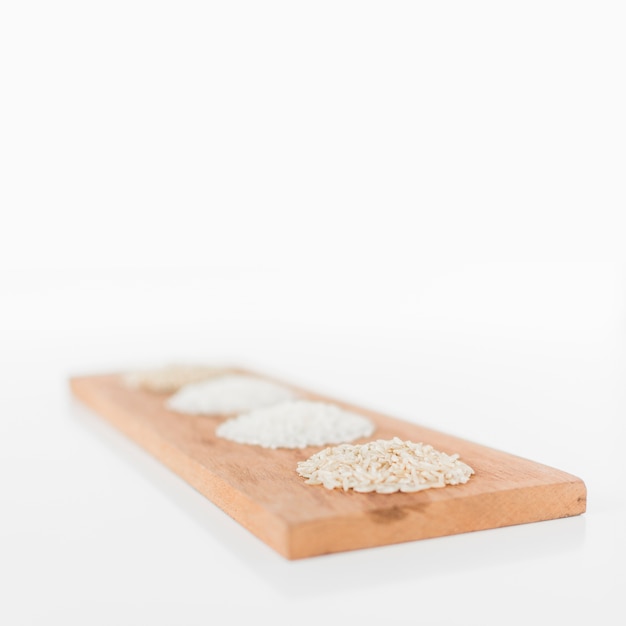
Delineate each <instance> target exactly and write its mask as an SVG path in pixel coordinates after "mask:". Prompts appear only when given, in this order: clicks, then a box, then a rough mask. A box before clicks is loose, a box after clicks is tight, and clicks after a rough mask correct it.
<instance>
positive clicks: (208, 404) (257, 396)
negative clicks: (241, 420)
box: [167, 374, 296, 415]
mask: <svg viewBox="0 0 626 626" xmlns="http://www.w3.org/2000/svg"><path fill="white" fill-rule="evenodd" d="M295 396H296V394H295V392H293V391H292V390H291V389H289V388H287V387H284V386H282V385H279V384H277V383H274V382H271V381H269V380H264V379H262V378H257V377H255V376H249V375H242V374H230V375H225V376H219V377H217V378H211V379H208V380H203V381H200V382H198V383H193V384H190V385H186V386H184V387H182V388H181V389H179V390H178V391H177V392H176V393H175V394H174V395H173V396H171V397H170V398H169V399H168V400H167V407H168V408H170V409H172V410H174V411H177V412H178V413H188V414H191V415H220V414H228V413H241V412H243V411H251V410H253V409H257V408H261V407H265V406H270V405H273V404H277V403H279V402H286V401H288V400H291V399H293V398H295Z"/></svg>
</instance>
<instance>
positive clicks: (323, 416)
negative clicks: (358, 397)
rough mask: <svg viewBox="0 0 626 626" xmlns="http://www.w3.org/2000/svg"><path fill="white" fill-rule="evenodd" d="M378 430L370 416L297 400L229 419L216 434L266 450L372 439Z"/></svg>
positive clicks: (322, 403) (326, 404)
mask: <svg viewBox="0 0 626 626" xmlns="http://www.w3.org/2000/svg"><path fill="white" fill-rule="evenodd" d="M374 428H375V427H374V424H373V423H372V422H371V421H370V420H369V419H367V418H366V417H363V416H362V415H358V414H356V413H352V412H350V411H345V410H343V409H341V408H340V407H338V406H335V405H334V404H328V403H325V402H312V401H308V400H295V401H292V402H285V403H281V404H278V405H275V406H271V407H266V408H263V409H258V410H256V411H251V412H249V413H245V414H243V415H239V416H238V417H235V418H232V419H230V420H227V421H226V422H224V423H223V424H220V426H218V428H217V430H216V434H217V435H218V436H219V437H222V438H224V439H229V440H231V441H236V442H237V443H244V444H251V445H258V446H262V447H264V448H306V447H307V446H323V445H327V444H332V443H341V442H345V441H353V440H355V439H358V438H360V437H369V436H370V435H371V434H372V433H373V432H374Z"/></svg>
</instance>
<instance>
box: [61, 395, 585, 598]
mask: <svg viewBox="0 0 626 626" xmlns="http://www.w3.org/2000/svg"><path fill="white" fill-rule="evenodd" d="M70 415H71V417H72V418H73V419H75V420H76V421H77V422H78V423H79V424H80V425H81V426H82V427H84V428H85V429H87V430H88V431H90V432H91V433H92V434H93V435H94V436H95V437H96V438H97V439H99V440H100V441H102V442H103V443H104V444H105V445H107V446H108V447H109V448H110V449H111V450H112V451H113V452H114V453H115V454H116V456H118V457H119V458H121V459H122V460H123V461H124V462H125V463H127V464H128V465H130V466H131V467H132V469H133V471H137V472H138V473H140V474H141V475H142V476H143V477H144V478H146V479H147V480H148V481H149V482H150V483H151V484H152V485H154V486H155V487H156V488H157V489H158V490H159V491H160V492H161V493H163V494H164V495H165V496H166V497H167V498H168V500H171V501H172V502H173V504H174V506H177V507H179V508H180V509H181V510H183V511H184V512H185V513H186V514H187V515H188V516H189V517H190V518H192V519H193V520H194V521H195V522H196V523H197V524H198V525H199V526H201V527H202V528H203V529H204V530H205V531H206V532H207V533H209V534H210V535H211V536H212V537H213V539H216V540H217V541H218V542H219V543H220V544H221V545H223V546H225V548H226V549H227V550H228V551H229V552H230V553H231V554H232V555H233V557H235V558H237V559H238V560H239V561H240V562H241V563H242V566H243V567H245V568H246V569H248V570H251V571H253V572H254V573H255V574H257V575H258V576H259V578H260V580H261V581H262V582H263V583H264V584H269V585H271V587H272V588H273V589H274V590H275V591H276V592H278V593H280V594H284V595H285V596H286V597H290V598H298V597H301V598H302V597H309V596H310V597H313V596H317V595H319V594H320V593H322V594H323V593H338V592H343V591H348V590H352V589H363V590H365V589H367V588H368V587H375V586H378V585H379V584H380V582H381V581H380V579H379V578H378V577H376V576H373V575H372V569H373V568H374V567H375V570H376V571H379V572H384V578H385V582H388V583H393V582H394V581H410V580H419V579H420V578H424V577H428V578H433V577H437V576H442V575H446V574H448V573H450V572H451V571H454V572H459V571H467V572H470V571H477V570H481V569H485V568H492V567H496V566H501V565H506V564H511V563H515V562H522V561H530V560H533V559H542V558H544V557H546V556H553V555H555V554H559V553H565V552H569V551H572V550H578V549H580V548H582V546H583V544H584V540H585V517H584V515H583V516H577V517H571V518H567V519H560V520H549V521H546V522H537V523H533V524H524V525H519V526H512V527H507V528H498V529H493V530H486V531H478V532H473V533H464V534H461V535H453V536H449V537H441V538H436V539H427V540H421V541H414V542H409V543H403V544H397V545H392V546H383V547H377V548H369V549H364V550H356V551H353V552H343V553H337V554H330V555H325V556H319V557H313V558H309V559H303V560H298V561H288V560H286V559H284V558H283V557H282V556H280V555H278V554H277V553H276V552H274V551H273V550H272V549H271V548H269V547H268V546H266V545H265V544H264V543H263V542H262V541H260V540H259V539H257V538H256V537H254V536H253V535H252V534H251V533H249V532H248V531H247V530H246V529H245V528H243V527H242V526H241V525H240V524H238V523H237V522H236V521H235V520H233V519H232V518H231V517H229V516H228V515H227V514H226V513H224V512H223V511H221V510H220V509H219V508H218V507H217V506H215V505H214V504H213V503H212V502H210V501H209V500H208V499H207V498H205V497H204V496H203V495H202V494H200V493H198V492H197V491H195V489H193V488H192V487H191V486H190V485H188V484H187V483H186V482H184V481H183V480H182V479H181V478H179V477H178V476H177V475H176V474H174V473H173V472H171V471H170V470H169V469H168V468H167V467H165V466H164V465H163V464H161V463H160V462H159V461H158V460H156V459H154V458H153V457H151V456H150V455H149V454H147V453H146V452H145V451H144V450H143V449H141V448H140V447H139V446H138V445H136V444H135V443H134V442H132V441H130V440H129V439H127V438H126V437H125V436H124V435H123V434H121V433H119V432H118V431H116V430H115V429H114V428H113V427H112V426H110V425H109V424H108V423H107V422H105V421H104V420H102V419H101V418H100V417H99V416H97V415H95V414H94V413H93V412H91V411H90V410H88V409H86V408H85V407H84V406H83V405H82V404H80V403H79V402H78V401H76V400H75V399H74V398H71V399H70ZM329 570H330V572H332V575H329Z"/></svg>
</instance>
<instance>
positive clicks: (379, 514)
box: [370, 506, 407, 524]
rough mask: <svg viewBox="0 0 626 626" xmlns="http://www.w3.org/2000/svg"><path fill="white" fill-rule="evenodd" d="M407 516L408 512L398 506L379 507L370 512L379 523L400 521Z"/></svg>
mask: <svg viewBox="0 0 626 626" xmlns="http://www.w3.org/2000/svg"><path fill="white" fill-rule="evenodd" d="M406 516H407V512H406V511H405V510H404V509H401V508H399V507H397V506H394V507H391V508H390V509H378V510H376V511H372V512H371V513H370V517H371V518H372V520H373V521H374V522H376V523H377V524H388V523H390V522H398V521H400V520H401V519H404V518H405V517H406Z"/></svg>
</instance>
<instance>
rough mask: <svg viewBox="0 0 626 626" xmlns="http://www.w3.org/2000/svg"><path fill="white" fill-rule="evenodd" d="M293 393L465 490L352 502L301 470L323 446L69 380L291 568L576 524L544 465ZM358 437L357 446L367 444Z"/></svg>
mask: <svg viewBox="0 0 626 626" xmlns="http://www.w3.org/2000/svg"><path fill="white" fill-rule="evenodd" d="M234 371H237V372H238V373H250V374H253V375H257V376H262V377H264V378H266V379H268V380H273V381H274V382H279V383H281V384H283V385H286V386H289V387H291V388H292V389H294V390H295V391H296V392H298V393H299V394H300V395H301V396H302V397H304V398H306V399H310V400H321V401H327V402H334V403H335V404H337V405H339V406H341V407H343V408H346V409H349V410H353V411H357V412H360V413H362V414H364V415H366V416H368V417H369V418H370V419H372V420H373V421H374V423H375V424H376V427H377V430H376V432H375V433H374V435H373V436H372V437H371V438H369V439H368V440H371V439H391V438H392V437H394V436H395V437H400V438H401V439H404V440H411V441H414V442H424V443H429V444H431V445H433V446H434V447H435V448H436V449H438V450H441V451H443V452H447V453H449V454H453V453H459V454H460V456H461V460H462V461H464V462H466V463H468V464H469V465H470V466H471V467H472V468H474V470H475V475H474V476H472V477H471V478H470V480H469V482H467V483H466V484H464V485H455V486H446V487H444V488H440V489H428V490H425V491H421V492H417V493H395V494H376V493H368V494H364V493H355V492H353V491H347V492H344V491H342V490H337V489H335V490H327V489H325V488H324V487H322V486H318V485H315V486H314V485H307V484H305V482H304V479H303V478H301V477H300V476H298V474H297V473H296V465H297V463H298V461H302V460H304V459H306V458H308V457H309V456H310V455H311V454H313V453H314V452H317V451H319V450H320V449H321V448H319V447H311V448H305V449H303V450H286V449H278V450H270V449H267V448H262V447H260V446H250V445H243V444H238V443H234V442H231V441H227V440H225V439H222V438H219V437H217V436H216V435H215V428H216V427H217V425H218V424H220V423H221V422H223V421H224V420H225V419H228V417H232V416H226V415H220V416H211V417H207V416H190V415H182V414H178V413H175V412H172V411H170V410H168V409H167V408H166V407H165V400H166V398H167V395H165V394H158V393H153V392H149V391H143V390H135V389H129V388H127V386H126V385H125V384H124V381H123V378H122V376H121V375H120V374H116V373H114V374H105V375H97V376H77V377H73V378H71V379H70V387H71V390H72V392H73V393H74V395H75V396H76V397H77V398H79V399H80V400H81V401H82V402H83V403H84V404H86V405H87V406H88V407H90V408H91V409H92V410H94V411H95V412H97V413H98V414H99V415H101V416H102V417H104V418H106V419H107V420H109V421H110V422H111V423H112V424H114V425H115V426H116V427H117V428H119V429H120V430H121V431H123V432H124V433H125V434H126V435H127V436H129V437H130V438H132V439H133V440H134V441H135V442H137V443H138V444H139V445H140V446H142V447H143V448H144V449H145V450H147V451H148V452H150V453H151V454H152V455H154V456H155V457H156V458H157V459H159V460H160V461H162V462H163V463H164V464H165V465H166V466H168V467H169V468H170V469H171V470H173V471H174V472H176V473H177V474H178V475H179V476H181V477H182V478H183V479H184V480H186V481H187V482H188V483H189V484H191V485H192V486H193V487H194V488H195V489H197V490H198V491H199V492H200V493H202V494H204V496H206V497H207V498H209V499H210V500H211V501H212V502H213V503H215V504H216V505H217V506H218V507H220V508H221V509H222V510H223V511H225V512H226V513H227V514H229V515H230V516H231V517H232V518H233V519H234V520H236V521H237V522H239V523H240V524H241V525H243V526H244V527H245V528H247V529H248V530H249V531H250V532H251V533H253V534H254V535H255V536H256V537H258V538H259V539H260V540H262V541H264V542H265V543H266V544H268V545H269V546H271V547H272V548H273V549H274V550H276V551H277V552H278V553H280V554H281V555H283V556H284V557H285V558H287V559H300V558H305V557H312V556H317V555H322V554H328V553H335V552H341V551H347V550H355V549H361V548H371V547H375V546H382V545H387V544H395V543H401V542H407V541H414V540H418V539H425V538H431V537H440V536H445V535H452V534H457V533H464V532H469V531H476V530H484V529H493V528H498V527H502V526H509V525H513V524H523V523H528V522H536V521H540V520H548V519H555V518H561V517H568V516H572V515H579V514H581V513H584V511H585V508H586V488H585V484H584V483H583V481H582V480H581V479H579V478H577V477H575V476H572V475H571V474H567V473H565V472H563V471H560V470H558V469H554V468H552V467H548V466H546V465H543V464H540V463H536V462H533V461H530V460H528V459H524V458H520V457H518V456H514V455H511V454H507V453H505V452H502V451H499V450H494V449H491V448H488V447H485V446H482V445H479V444H476V443H473V442H470V441H466V440H463V439H460V438H458V437H453V436H451V435H448V434H445V433H442V432H438V431H435V430H431V429H427V428H422V427H420V426H418V425H415V424H413V423H408V422H406V421H403V420H398V419H395V418H393V417H389V416H386V415H382V414H380V413H377V412H374V411H370V410H367V409H364V408H363V407H359V406H355V405H353V404H348V403H346V402H342V401H340V400H337V399H335V398H328V397H325V396H321V395H319V394H316V393H313V392H311V391H307V390H305V389H301V388H299V387H296V386H294V385H291V384H289V383H287V382H285V381H277V380H276V379H274V378H269V377H267V376H263V375H262V374H258V373H256V372H245V371H244V370H234ZM364 441H366V440H364V439H362V440H357V441H356V442H355V443H363V442H364Z"/></svg>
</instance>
